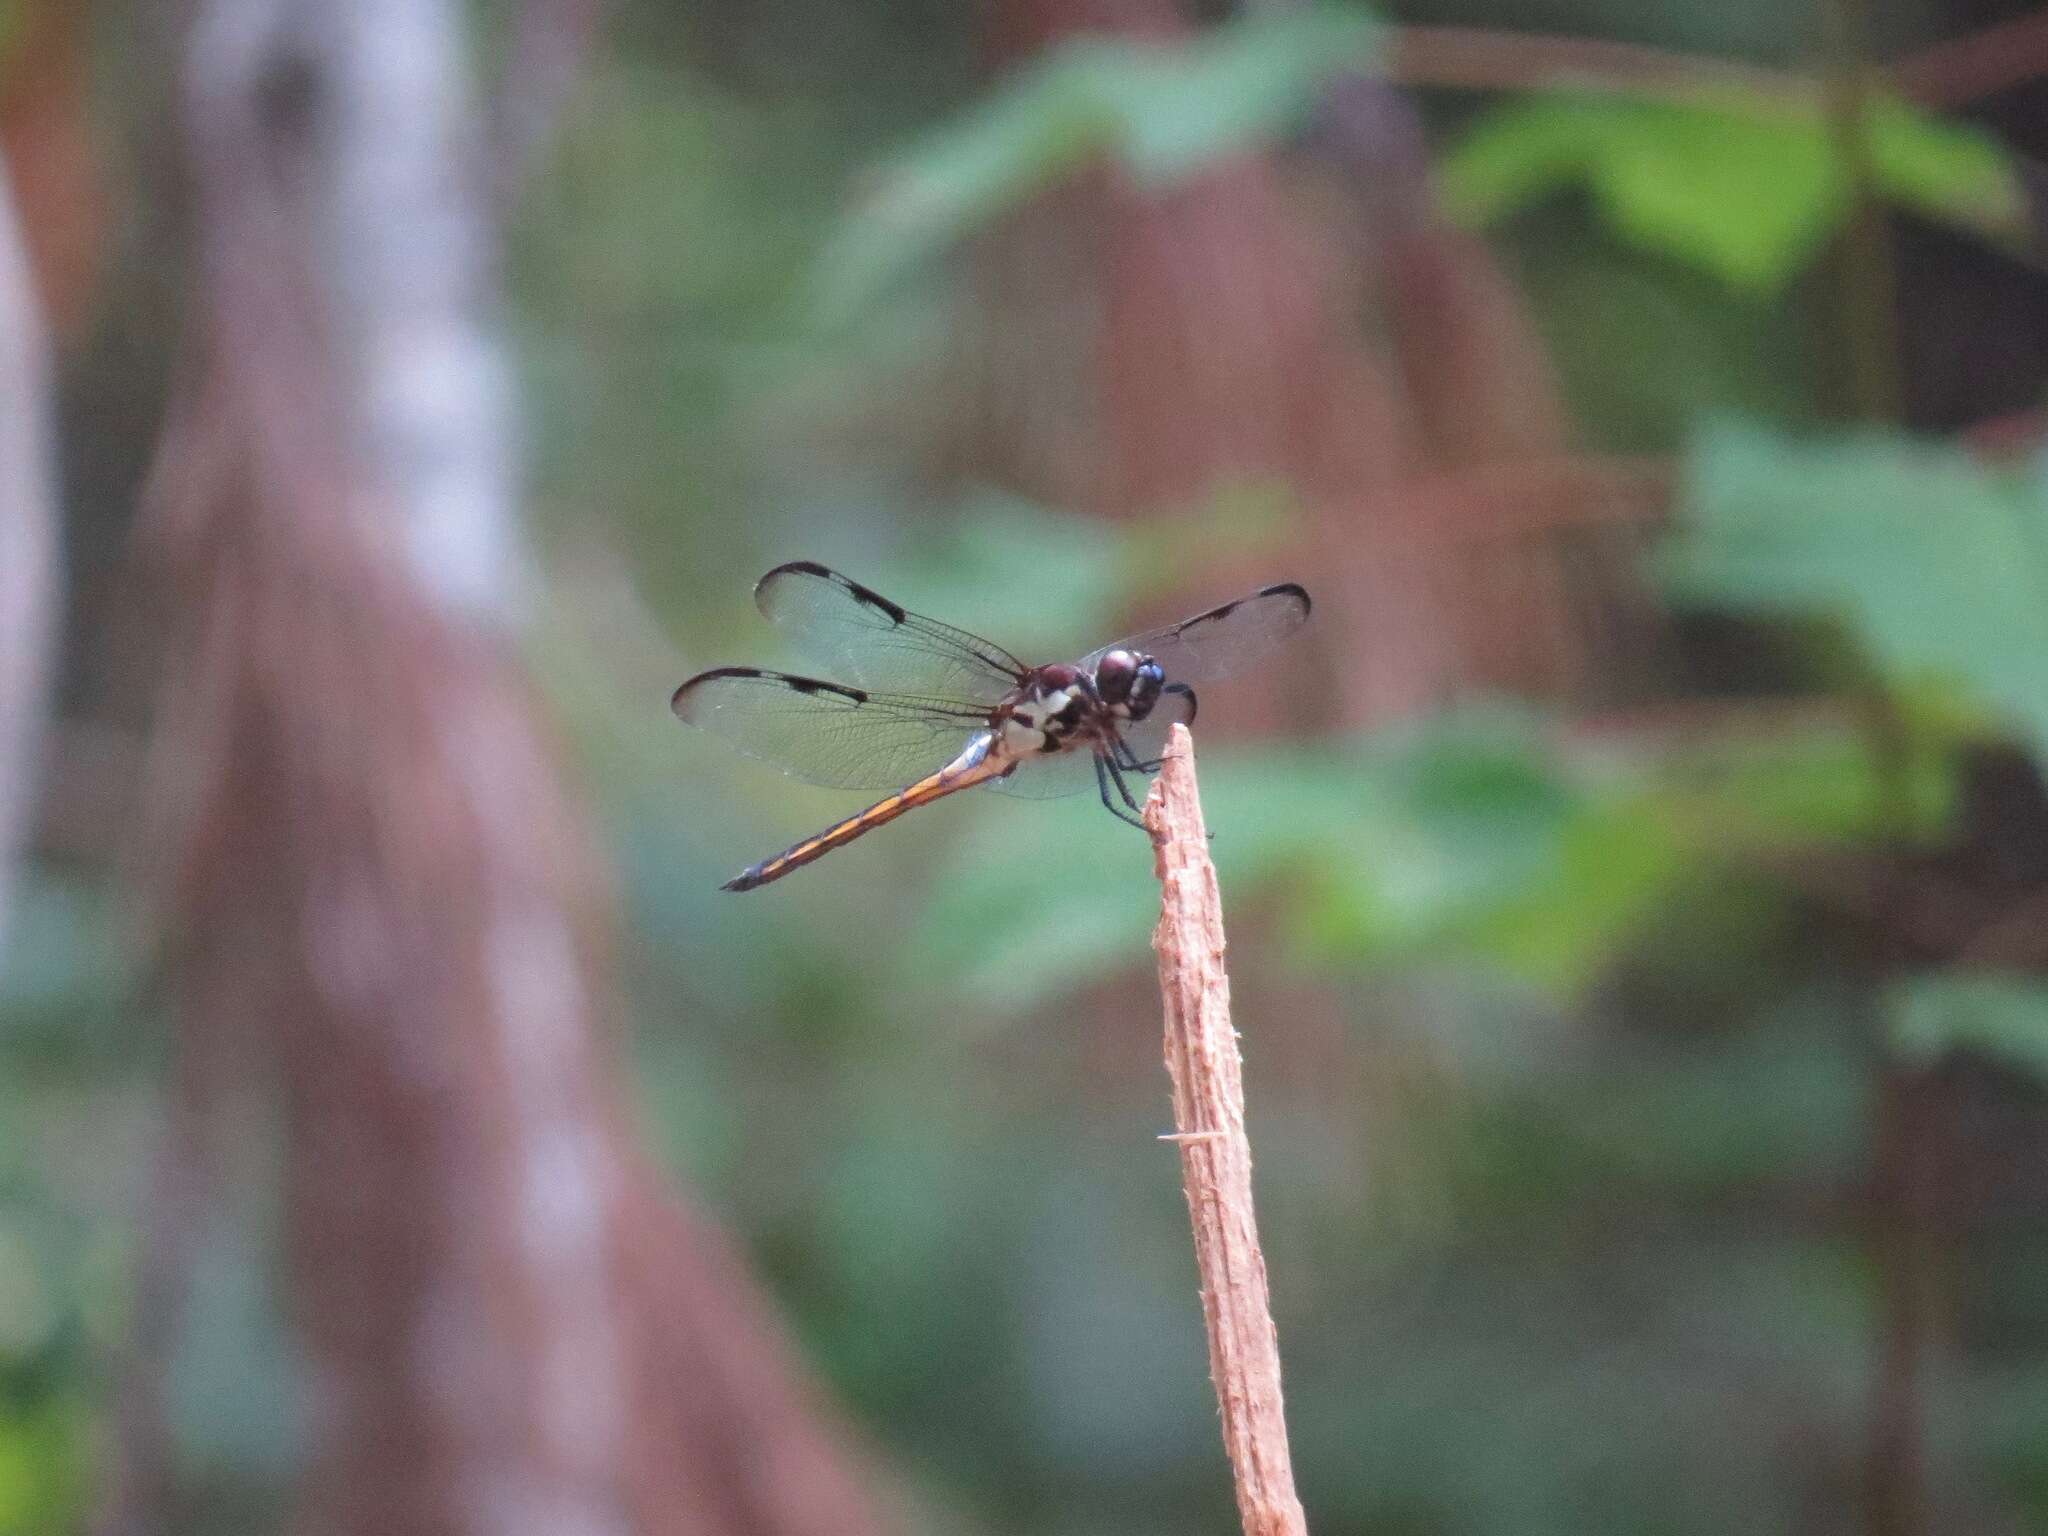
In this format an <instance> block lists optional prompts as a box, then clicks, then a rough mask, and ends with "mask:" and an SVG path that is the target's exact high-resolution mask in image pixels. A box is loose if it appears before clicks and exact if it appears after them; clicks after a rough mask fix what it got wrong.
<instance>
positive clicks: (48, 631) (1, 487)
mask: <svg viewBox="0 0 2048 1536" xmlns="http://www.w3.org/2000/svg"><path fill="white" fill-rule="evenodd" d="M6 172H7V167H6V165H5V163H4V162H0V943H4V941H5V939H6V934H7V914H8V895H9V890H10V886H11V882H12V877H13V873H14V860H15V855H16V854H17V852H18V851H19V849H20V846H21V843H22V840H23V837H24V834H25V830H26V823H27V821H28V818H29V807H30V804H31V801H32V799H33V796H34V791H35V785H36V782H37V780H38V778H39V776H40V768H41V754H42V743H43V738H44V726H45V721H44V709H45V706H46V703H47V695H48V691H49V681H50V670H51V653H52V650H53V648H54V642H55V639H56V628H57V606H58V601H59V596H58V571H57V505H56V490H55V486H54V484H53V482H54V479H55V473H56V468H55V461H54V454H53V447H52V441H51V423H50V411H51V402H50V360H49V355H48V349H47V345H46V343H45V340H44V334H43V320H42V311H41V307H40V306H39V305H38V303H37V300H36V291H35V284H34V280H33V278H32V277H31V275H30V269H29V259H28V253H27V250H26V249H25V247H24V246H23V244H22V232H21V227H20V225H19V223H18V222H17V219H16V214H15V205H14V196H13V188H12V184H11V182H10V181H9V179H8V176H7V174H6Z"/></svg>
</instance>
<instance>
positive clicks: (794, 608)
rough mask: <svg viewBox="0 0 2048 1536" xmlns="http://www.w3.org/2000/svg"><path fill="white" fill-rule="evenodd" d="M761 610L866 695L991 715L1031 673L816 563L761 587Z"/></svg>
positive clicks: (1004, 654)
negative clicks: (970, 706) (966, 705)
mask: <svg viewBox="0 0 2048 1536" xmlns="http://www.w3.org/2000/svg"><path fill="white" fill-rule="evenodd" d="M754 602H755V603H756V605H758V606H759V608H760V610H761V612H762V613H763V614H764V615H766V616H767V618H768V619H769V620H770V621H771V622H772V623H774V624H776V625H778V626H779V627H781V628H782V629H783V630H784V631H785V632H787V633H788V635H789V637H790V639H791V640H792V641H794V642H795V643H796V645H797V647H798V648H799V649H800V650H802V651H803V652H804V654H805V655H807V656H808V657H810V659H811V660H812V661H814V662H816V663H817V664H818V665H819V666H820V667H822V668H823V669H824V670H825V671H826V672H828V673H829V674H830V675H832V676H834V677H839V678H843V679H844V680H845V681H847V682H849V683H854V684H857V685H858V686H860V687H862V688H881V689H887V690H889V691H891V692H894V693H903V694H912V695H917V696H920V697H924V696H930V697H934V698H951V699H974V700H980V701H982V705H983V708H984V709H986V708H987V707H988V705H990V704H993V703H994V702H995V701H996V700H997V699H999V698H1001V697H1002V696H1003V695H1004V694H1005V693H1007V692H1009V691H1010V689H1012V688H1014V687H1015V686H1016V685H1017V681H1018V679H1019V678H1021V677H1022V676H1023V675H1024V673H1025V671H1026V670H1027V669H1026V668H1025V666H1024V664H1023V663H1022V662H1021V661H1019V660H1018V659H1017V658H1016V657H1014V656H1012V655H1011V654H1010V653H1009V652H1008V651H1006V650H1004V649H1003V648H1002V647H1001V646H999V645H997V644H995V643H994V642H993V641H989V640H984V639H982V638H981V637H980V636H979V635H972V634H969V633H968V632H967V631H966V630H964V629H955V628H954V627H953V626H952V625H950V624H941V623H940V622H939V621H938V620H937V619H928V618H926V617H925V616H924V615H923V614H920V613H912V612H911V611H910V610H909V609H907V608H904V607H902V606H901V605H900V604H897V603H892V602H890V601H889V599H888V598H886V597H884V596H882V594H881V593H879V592H877V591H875V590H874V589H873V588H871V587H864V586H862V585H861V584H860V583H859V582H857V581H854V580H852V579H851V578H849V577H846V576H842V575H840V574H839V573H838V572H837V571H834V570H830V569H828V568H827V567H825V566H822V565H819V564H818V563H817V562H816V561H813V560H793V561H791V562H790V563H789V564H788V565H778V566H777V567H776V568H775V569H774V570H772V571H770V572H769V573H768V574H767V575H766V576H763V577H762V578H761V580H760V582H759V584H758V585H756V586H755V588H754Z"/></svg>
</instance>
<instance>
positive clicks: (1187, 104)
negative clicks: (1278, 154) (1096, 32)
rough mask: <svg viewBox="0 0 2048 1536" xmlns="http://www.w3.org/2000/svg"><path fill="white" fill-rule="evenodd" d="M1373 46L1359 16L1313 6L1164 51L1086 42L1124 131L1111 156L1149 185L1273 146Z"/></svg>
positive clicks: (1220, 30)
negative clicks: (1093, 52)
mask: <svg viewBox="0 0 2048 1536" xmlns="http://www.w3.org/2000/svg"><path fill="white" fill-rule="evenodd" d="M1374 43H1375V31H1374V28H1373V27H1372V25H1371V24H1370V23H1369V22H1367V21H1366V20H1365V19H1364V18H1363V17H1362V16H1359V15H1355V14H1346V13H1343V12H1316V11H1310V12H1307V13H1305V14H1299V15H1292V16H1290V15H1284V14H1275V15H1264V16H1261V15H1258V14H1253V15H1251V16H1249V17H1247V18H1246V19H1244V20H1242V21H1238V22H1234V23H1232V24H1230V25H1228V26H1225V27H1220V28H1218V29H1217V30H1216V31H1214V32H1212V33H1209V34H1208V35H1206V36H1204V37H1202V38H1200V39H1198V40H1196V41H1194V42H1191V43H1187V44H1184V45H1182V46H1181V47H1178V48H1175V49H1171V50H1164V49H1147V48H1144V47H1142V46H1132V45H1123V44H1117V45H1105V44H1095V45H1093V46H1094V48H1095V49H1096V50H1098V51H1099V56H1100V57H1101V60H1102V63H1101V65H1100V68H1101V71H1102V75H1101V80H1102V85H1103V87H1104V96H1105V98H1106V99H1107V100H1109V101H1111V102H1113V103H1114V110H1115V112H1116V115H1117V118H1118V120H1119V125H1120V128H1121V130H1122V138H1121V142H1120V143H1119V145H1118V146H1117V149H1118V153H1119V154H1120V155H1121V157H1122V159H1123V161H1124V164H1125V165H1126V166H1127V167H1128V168H1129V169H1130V171H1131V173H1132V174H1133V175H1134V176H1136V177H1137V179H1138V180H1139V182H1140V183H1142V184H1144V185H1147V186H1151V187H1155V188H1156V187H1167V186H1171V185H1173V184H1174V183H1176V182H1178V181H1181V180H1184V179H1185V178H1187V177H1189V176H1191V175H1194V174H1195V173H1196V172H1198V171H1200V170H1202V169H1203V168H1204V167H1205V166H1208V165H1210V164H1213V163H1214V162H1215V161H1217V160H1219V159H1222V158H1223V157H1224V156H1226V155H1232V154H1237V153H1239V152H1241V151H1244V150H1248V149H1255V148H1258V147H1259V146H1261V145H1264V144H1267V143H1270V142H1271V141H1273V140H1274V139H1275V138H1277V137H1278V136H1279V135H1280V134H1282V133H1284V132H1285V131H1286V130H1287V129H1288V128H1289V127H1290V126H1292V125H1293V124H1294V123H1295V122H1296V121H1297V120H1298V119H1299V118H1300V117H1301V116H1302V114H1303V113H1305V112H1306V111H1307V110H1308V109H1309V108H1310V107H1311V106H1312V105H1314V102H1315V98H1316V93H1317V92H1318V91H1319V90H1320V89H1321V88H1322V85H1323V82H1324V81H1325V80H1327V79H1328V78H1329V77H1330V76H1331V75H1333V74H1335V73H1337V72H1338V71H1340V70H1345V69H1355V68H1358V67H1359V66H1361V65H1363V64H1365V63H1367V62H1369V61H1370V59H1371V56H1372V51H1373V47H1374Z"/></svg>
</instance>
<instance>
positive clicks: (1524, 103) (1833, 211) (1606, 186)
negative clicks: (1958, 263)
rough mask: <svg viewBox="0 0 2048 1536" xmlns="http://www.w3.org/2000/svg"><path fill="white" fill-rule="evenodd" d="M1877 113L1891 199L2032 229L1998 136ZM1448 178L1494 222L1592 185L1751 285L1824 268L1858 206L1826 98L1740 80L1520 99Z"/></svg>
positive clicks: (1491, 123) (1458, 148)
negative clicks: (1688, 89) (1640, 94)
mask: <svg viewBox="0 0 2048 1536" xmlns="http://www.w3.org/2000/svg"><path fill="white" fill-rule="evenodd" d="M1866 122H1867V129H1866V132H1867V136H1868V146H1869V155H1870V168H1871V178H1872V182H1873V185H1874V187H1875V190H1876V191H1877V192H1878V193H1879V194H1880V195H1881V196H1884V197H1886V198H1888V199H1890V200H1891V201H1893V202H1895V203H1896V204H1897V205H1898V206H1899V207H1901V208H1905V209H1910V210H1911V211H1913V212H1915V213H1919V214H1922V215H1924V216H1926V217H1928V218H1931V219H1935V220H1939V221H1941V222H1943V223H1946V224H1950V225H1953V226H1955V227H1957V228H1960V229H1964V230H1968V231H1970V232H1972V233H1975V234H1979V235H1982V236H1984V237H1986V238H1989V239H1992V240H1995V241H1997V242H2000V243H2001V244H2005V245H2014V244H2017V243H2018V242H2020V241H2021V240H2022V239H2024V238H2025V236H2026V233H2027V216H2028V215H2027V202H2026V197H2025V194H2024V192H2023V190H2022V187H2021V182H2020V173H2019V169H2018V167H2017V166H2016V165H2015V164H2014V163H2013V161H2012V159H2011V158H2010V157H2009V156H2008V155H2007V154H2006V153H2005V151H2004V150H2003V149H2002V148H2001V147H2000V145H1999V143H1998V141H1997V140H1996V139H1994V138H1993V137H1991V136H1990V135H1989V134H1986V133H1983V132H1981V131H1979V130H1977V129H1974V128H1970V127H1966V126H1962V125H1958V124H1956V123H1953V122H1949V121H1945V120H1941V119H1937V118H1933V117H1930V116H1929V115H1928V114H1926V113H1924V112H1921V111H1918V110H1916V109H1915V108H1913V107H1912V106H1910V105H1908V104H1907V103H1906V102H1903V101H1899V100H1896V99H1894V98H1891V97H1886V96H1880V97H1878V98H1876V100H1875V101H1874V102H1873V104H1872V107H1871V110H1870V113H1869V116H1868V118H1867V119H1866ZM1442 178H1443V195H1444V202H1445V205H1446V207H1447V209H1448V210H1449V211H1450V213H1451V214H1452V216H1453V217H1456V218H1460V219H1463V220H1465V221H1467V222H1469V223H1471V224H1474V225H1478V226H1482V227H1484V226H1487V225H1492V224H1495V223H1498V222H1499V221H1501V220H1502V219H1505V218H1508V217H1510V216H1512V215H1513V214H1515V213H1517V212H1519V211H1521V210H1522V209H1524V208H1526V207H1528V206H1529V205H1530V204H1532V203H1535V202H1537V201H1538V200H1540V199H1543V198H1548V197H1553V196H1556V195H1558V194H1559V193H1562V192H1564V191H1567V190H1573V189H1578V188H1583V189H1584V190H1585V191H1586V193H1587V194H1588V195H1589V197H1590V198H1591V200H1592V206H1593V208H1594V210H1595V211H1596V212H1597V213H1598V215H1599V216H1600V218H1601V220H1602V221H1603V222H1604V223H1605V224H1606V226H1607V227H1608V228H1609V229H1611V230H1612V231H1613V232H1614V234H1615V235H1616V236H1617V237H1618V238H1620V239H1622V240H1624V241H1627V242H1628V243H1630V244H1632V245H1635V246H1638V247H1640V248H1641V249H1643V250H1645V251H1647V252H1650V253H1652V254H1654V255H1658V256H1662V257H1666V258H1668V259H1670V260H1673V261H1679V262H1684V263H1686V264H1688V265H1691V266H1694V267H1697V268H1699V269H1700V270H1702V271H1704V272H1706V273H1708V274H1710V275H1711V276H1713V277H1715V278H1717V279H1719V280H1720V281H1721V282H1723V283H1726V284H1727V285H1728V286H1729V287H1731V288H1733V289H1735V290H1736V291H1738V292H1740V293H1743V294H1745V295H1749V296H1751V297H1767V296H1769V295H1771V294H1773V293H1776V292H1779V291H1781V290H1782V289H1783V288H1784V287H1785V285H1786V284H1788V283H1789V282H1791V281H1792V279H1793V278H1794V277H1796V276H1797V275H1798V274H1799V273H1800V272H1802V271H1804V270H1805V269H1807V268H1808V267H1809V266H1811V265H1812V263H1813V262H1814V260H1815V259H1816V258H1817V257H1818V256H1819V255H1820V253H1821V250H1822V247H1823V246H1824V244H1825V243H1826V242H1827V240H1828V239H1829V238H1830V237H1832V236H1833V235H1834V234H1835V233H1836V231H1837V230H1839V229H1840V228H1841V226H1842V223H1843V221H1844V220H1845V219H1847V218H1848V216H1849V212H1850V185H1849V178H1848V176H1847V175H1846V173H1845V172H1844V171H1843V169H1842V164H1841V156H1840V154H1839V152H1838V149H1837V145H1836V143H1835V132H1834V128H1833V126H1832V125H1831V124H1830V123H1829V121H1828V119H1827V117H1826V116H1825V114H1824V113H1823V111H1822V109H1821V106H1820V104H1819V102H1818V101H1814V102H1811V103H1798V102H1793V101H1787V100H1778V99H1772V98H1769V97H1766V96H1763V95H1761V94H1758V93H1739V92H1735V91H1732V90H1731V91H1722V92H1716V93H1709V94H1702V95H1701V96H1700V97H1699V98H1698V99H1696V100H1685V101H1675V100H1674V101H1648V100H1629V99H1626V98H1620V97H1612V96H1595V95H1585V94H1575V93H1568V92H1559V93H1554V94H1545V95H1533V96H1526V97H1517V98H1511V99H1509V100H1508V101H1506V102H1504V103H1502V104H1501V105H1499V106H1497V107H1494V108H1493V109H1491V110H1490V111H1487V112H1484V113H1482V114H1481V115H1480V116H1479V118H1478V120H1477V121H1476V122H1474V123H1473V124H1472V126H1471V127H1470V129H1469V130H1468V131H1467V132H1466V133H1465V135H1464V137H1463V138H1462V139H1461V140H1460V141H1459V142H1458V143H1457V144H1456V145H1455V146H1454V147H1453V148H1451V149H1450V150H1449V151H1448V152H1447V153H1446V154H1445V156H1444V159H1443V162H1442Z"/></svg>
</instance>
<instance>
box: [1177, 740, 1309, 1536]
mask: <svg viewBox="0 0 2048 1536" xmlns="http://www.w3.org/2000/svg"><path fill="white" fill-rule="evenodd" d="M1145 825H1146V826H1147V828H1149V829H1150V830H1151V833H1152V842H1153V847H1154V849H1155V850H1156V852H1157V856H1158V874H1159V884H1160V888H1161V900H1160V908H1159V927H1158V929H1157V930H1156V931H1155V932H1154V933H1153V935H1152V947H1153V948H1154V949H1156V950H1157V951H1158V952H1159V991H1160V995H1161V996H1162V998H1163V999H1164V1000H1165V1004H1166V1071H1167V1075H1168V1076H1169V1077H1171V1078H1172V1080H1173V1123H1174V1135H1173V1137H1172V1138H1171V1139H1172V1140H1174V1141H1175V1142H1177V1143H1178V1145H1179V1147H1180V1167H1181V1179H1182V1182H1183V1183H1184V1184H1185V1185H1186V1187H1187V1196H1188V1215H1189V1217H1190V1218H1191V1219H1192V1221H1193V1223H1194V1229H1195V1264H1196V1266H1197V1268H1198V1269H1199V1270H1200V1272H1201V1279H1202V1315H1203V1319H1204V1321H1205V1322H1206V1323H1207V1325H1208V1330H1209V1375H1210V1378H1211V1380H1213V1381H1214V1382H1215V1384H1216V1401H1217V1403H1218V1405H1219V1406H1220V1407H1221V1408H1222V1410H1223V1448H1224V1450H1225V1452H1226V1453H1227V1454H1228V1455H1229V1457H1230V1468H1231V1475H1232V1477H1233V1478H1234V1479H1235V1480H1236V1483H1237V1509H1238V1516H1239V1518H1240V1519H1241V1520H1242V1521H1243V1523H1244V1530H1245V1536H1307V1531H1308V1525H1307V1522H1306V1521H1305V1519H1304V1518H1303V1516H1302V1512H1301V1501H1300V1499H1298V1498H1296V1497H1295V1493H1294V1467H1293V1463H1292V1460H1291V1458H1290V1457H1289V1455H1288V1451H1287V1421H1286V1417H1285V1415H1284V1413H1283V1411H1282V1405H1281V1397H1280V1342H1279V1338H1278V1336H1277V1335H1276V1334H1275V1332H1274V1329H1273V1314H1272V1309H1271V1307H1270V1305H1269V1303H1268V1299H1267V1294H1266V1260H1265V1255H1264V1254H1262V1253H1261V1252H1260V1250H1259V1229H1258V1222H1257V1220H1256V1219H1255V1217H1254V1215H1253V1211H1252V1151H1251V1143H1250V1142H1249V1141H1248V1140H1247V1139H1246V1138H1245V1130H1244V1082H1243V1072H1242V1067H1241V1064H1240V1062H1239V1059H1238V1054H1237V1031H1236V1030H1235V1029H1233V1028H1232V1027H1231V1023H1230V978H1229V977H1228V976H1227V975H1226V974H1225V973H1224V969H1223V904H1222V901H1221V899H1220V897H1219V896H1218V895H1217V890H1216V868H1215V866H1214V865H1213V864H1211V863H1210V861H1209V834H1208V831H1207V829H1206V828H1205V827H1204V826H1203V824H1202V805H1201V800H1200V798H1199V796H1198V794H1197V791H1196V788H1195V751H1194V743H1193V741H1192V740H1191V739H1190V738H1189V736H1188V732H1187V727H1186V726H1183V725H1176V726H1175V727H1174V728H1173V735H1172V738H1171V739H1170V740H1169V741H1168V743H1167V747H1166V761H1165V763H1164V765H1163V766H1162V767H1161V769H1160V772H1159V778H1158V781H1157V782H1156V783H1155V784H1154V785H1153V786H1152V793H1151V794H1150V795H1149V796H1148V797H1147V798H1146V801H1145Z"/></svg>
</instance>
